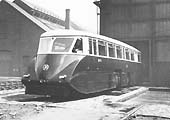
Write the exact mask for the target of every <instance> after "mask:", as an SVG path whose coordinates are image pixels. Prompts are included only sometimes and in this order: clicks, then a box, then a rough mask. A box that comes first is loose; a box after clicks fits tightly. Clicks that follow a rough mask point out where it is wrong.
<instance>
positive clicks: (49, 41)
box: [38, 37, 74, 54]
mask: <svg viewBox="0 0 170 120" xmlns="http://www.w3.org/2000/svg"><path fill="white" fill-rule="evenodd" d="M73 41H74V38H64V37H63V38H58V37H57V38H56V37H44V38H41V39H40V43H39V48H38V54H45V53H54V52H68V51H69V50H70V48H71V45H72V43H73Z"/></svg>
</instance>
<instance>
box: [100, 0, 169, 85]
mask: <svg viewBox="0 0 170 120" xmlns="http://www.w3.org/2000/svg"><path fill="white" fill-rule="evenodd" d="M100 12H101V13H100V21H101V23H100V33H101V34H103V35H106V36H109V37H112V38H117V39H119V40H122V41H125V42H127V43H129V44H132V45H135V46H136V47H137V48H138V49H139V50H141V51H142V53H143V57H144V58H143V65H144V68H145V70H144V71H145V72H147V73H149V75H147V74H146V76H144V77H143V78H142V79H143V80H141V81H151V82H152V83H153V84H154V83H155V84H156V85H167V84H165V83H166V82H170V75H169V74H170V0H101V4H100ZM146 65H148V67H146ZM158 66H159V68H158ZM160 70H162V71H164V72H165V73H164V76H163V77H162V76H161V74H160V73H159V72H160ZM150 75H152V76H150ZM161 81H162V82H161ZM163 81H166V82H163Z"/></svg>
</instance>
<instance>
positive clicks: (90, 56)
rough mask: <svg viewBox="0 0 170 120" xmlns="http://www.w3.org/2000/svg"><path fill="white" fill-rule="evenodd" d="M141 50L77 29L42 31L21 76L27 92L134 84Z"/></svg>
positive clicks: (80, 90) (60, 92) (65, 92)
mask: <svg viewBox="0 0 170 120" xmlns="http://www.w3.org/2000/svg"><path fill="white" fill-rule="evenodd" d="M140 65H141V52H140V51H139V50H137V49H136V48H134V47H132V46H130V45H128V44H126V43H123V42H121V41H118V40H115V39H112V38H108V37H105V36H102V35H96V34H92V33H86V32H82V31H75V30H56V31H49V32H45V33H43V34H42V35H41V37H40V41H39V47H38V52H37V55H36V57H34V59H33V60H32V61H31V63H30V65H29V67H28V70H27V72H26V73H25V74H24V75H23V77H22V83H23V84H24V85H25V88H26V90H25V92H26V94H38V95H50V96H58V95H59V96H68V95H70V94H72V93H73V92H77V93H81V94H90V93H96V92H102V91H105V90H110V89H114V88H120V87H124V86H129V85H134V84H135V83H136V80H137V79H138V77H139V74H140Z"/></svg>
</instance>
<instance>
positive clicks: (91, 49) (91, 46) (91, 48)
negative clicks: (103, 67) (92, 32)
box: [89, 39, 93, 54]
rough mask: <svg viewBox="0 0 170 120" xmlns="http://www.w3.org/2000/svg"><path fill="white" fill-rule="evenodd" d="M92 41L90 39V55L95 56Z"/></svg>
mask: <svg viewBox="0 0 170 120" xmlns="http://www.w3.org/2000/svg"><path fill="white" fill-rule="evenodd" d="M92 44H93V43H92V39H89V54H93V52H92V51H93V45H92Z"/></svg>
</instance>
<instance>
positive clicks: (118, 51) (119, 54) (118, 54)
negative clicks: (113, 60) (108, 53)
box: [116, 45, 122, 58]
mask: <svg viewBox="0 0 170 120" xmlns="http://www.w3.org/2000/svg"><path fill="white" fill-rule="evenodd" d="M116 52H117V58H122V48H121V46H120V45H119V46H116Z"/></svg>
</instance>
